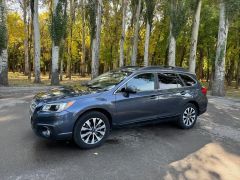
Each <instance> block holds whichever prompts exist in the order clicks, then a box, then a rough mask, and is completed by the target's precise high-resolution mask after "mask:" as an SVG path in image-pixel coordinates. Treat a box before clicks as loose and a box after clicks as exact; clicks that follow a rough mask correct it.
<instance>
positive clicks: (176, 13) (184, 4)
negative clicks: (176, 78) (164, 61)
mask: <svg viewBox="0 0 240 180" xmlns="http://www.w3.org/2000/svg"><path fill="white" fill-rule="evenodd" d="M188 8H189V6H188V0H182V1H176V0H170V27H169V31H170V32H169V46H168V65H169V66H175V65H176V40H177V37H178V35H179V33H180V31H181V29H182V27H183V24H184V23H185V21H186V17H187V16H186V15H187V9H188Z"/></svg>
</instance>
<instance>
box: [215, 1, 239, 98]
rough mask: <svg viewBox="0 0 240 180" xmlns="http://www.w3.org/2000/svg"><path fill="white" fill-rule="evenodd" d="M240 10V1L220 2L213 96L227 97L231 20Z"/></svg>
mask: <svg viewBox="0 0 240 180" xmlns="http://www.w3.org/2000/svg"><path fill="white" fill-rule="evenodd" d="M239 10H240V0H219V27H218V28H219V29H218V42H217V50H216V58H215V73H214V80H213V84H212V95H214V96H225V59H226V46H227V39H228V30H229V19H232V17H233V16H234V14H235V13H238V12H239Z"/></svg>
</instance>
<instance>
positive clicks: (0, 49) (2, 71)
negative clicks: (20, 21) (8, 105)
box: [0, 0, 8, 86]
mask: <svg viewBox="0 0 240 180" xmlns="http://www.w3.org/2000/svg"><path fill="white" fill-rule="evenodd" d="M6 17H7V9H6V2H5V0H0V86H1V85H3V86H7V85H8V52H7V44H8V41H7V19H6Z"/></svg>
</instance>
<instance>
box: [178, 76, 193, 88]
mask: <svg viewBox="0 0 240 180" xmlns="http://www.w3.org/2000/svg"><path fill="white" fill-rule="evenodd" d="M179 75H180V77H181V79H182V80H183V82H184V83H185V85H186V86H193V85H195V84H196V82H195V81H194V80H193V79H192V78H191V77H189V76H187V75H184V74H179Z"/></svg>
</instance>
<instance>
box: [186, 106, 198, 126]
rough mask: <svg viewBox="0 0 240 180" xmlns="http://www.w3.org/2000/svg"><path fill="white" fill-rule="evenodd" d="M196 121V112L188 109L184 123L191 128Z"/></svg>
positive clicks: (190, 108)
mask: <svg viewBox="0 0 240 180" xmlns="http://www.w3.org/2000/svg"><path fill="white" fill-rule="evenodd" d="M195 120H196V110H195V109H194V108H192V107H188V108H187V109H186V110H185V111H184V113H183V123H184V124H185V125H186V126H191V125H192V124H193V123H194V122H195Z"/></svg>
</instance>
